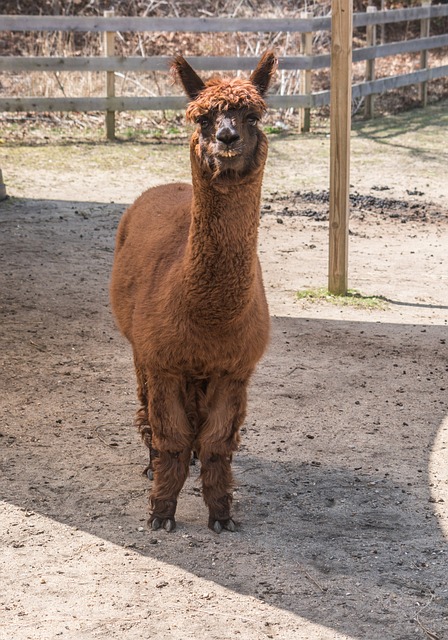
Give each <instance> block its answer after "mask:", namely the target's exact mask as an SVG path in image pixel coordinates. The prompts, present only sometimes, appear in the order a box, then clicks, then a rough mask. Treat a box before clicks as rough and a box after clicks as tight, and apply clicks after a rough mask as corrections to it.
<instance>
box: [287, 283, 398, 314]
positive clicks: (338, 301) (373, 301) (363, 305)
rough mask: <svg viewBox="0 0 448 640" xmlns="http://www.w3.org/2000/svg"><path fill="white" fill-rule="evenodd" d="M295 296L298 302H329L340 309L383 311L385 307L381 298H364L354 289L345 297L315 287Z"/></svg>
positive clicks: (385, 302)
mask: <svg viewBox="0 0 448 640" xmlns="http://www.w3.org/2000/svg"><path fill="white" fill-rule="evenodd" d="M296 296H297V298H298V300H308V301H309V302H329V303H330V304H335V305H339V306H342V307H355V308H356V309H385V308H386V307H387V299H386V298H384V297H383V296H364V295H362V293H360V292H359V291H356V290H354V289H349V290H348V291H347V293H346V294H345V295H333V294H332V293H330V292H329V291H328V289H325V287H317V288H315V289H305V290H303V291H298V292H297V293H296Z"/></svg>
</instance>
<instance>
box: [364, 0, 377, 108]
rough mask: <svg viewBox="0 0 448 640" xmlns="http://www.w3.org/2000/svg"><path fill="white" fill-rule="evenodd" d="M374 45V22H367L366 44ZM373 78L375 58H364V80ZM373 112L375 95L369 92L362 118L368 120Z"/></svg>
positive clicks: (370, 9) (371, 7) (372, 8)
mask: <svg viewBox="0 0 448 640" xmlns="http://www.w3.org/2000/svg"><path fill="white" fill-rule="evenodd" d="M375 12H376V7H373V6H371V5H369V6H368V7H367V13H375ZM375 45H376V24H368V25H367V27H366V46H367V47H374V46H375ZM373 80H375V58H372V60H366V82H372V81H373ZM374 112H375V96H374V95H373V94H370V95H369V96H366V102H365V105H364V118H365V119H366V120H370V118H373V117H374Z"/></svg>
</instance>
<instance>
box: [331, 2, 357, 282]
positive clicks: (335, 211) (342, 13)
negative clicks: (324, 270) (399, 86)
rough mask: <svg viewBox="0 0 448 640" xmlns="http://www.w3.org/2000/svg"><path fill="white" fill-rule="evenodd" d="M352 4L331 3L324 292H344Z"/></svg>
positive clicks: (346, 266)
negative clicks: (327, 240) (326, 285)
mask: <svg viewBox="0 0 448 640" xmlns="http://www.w3.org/2000/svg"><path fill="white" fill-rule="evenodd" d="M352 41H353V2H352V0H332V3H331V102H330V220H329V223H330V224H329V227H330V234H329V269H328V290H329V292H330V293H332V294H334V295H344V294H346V293H347V285H348V218H349V204H350V203H349V191H350V129H351V103H352V77H351V70H352Z"/></svg>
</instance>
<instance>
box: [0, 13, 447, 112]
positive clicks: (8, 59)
mask: <svg viewBox="0 0 448 640" xmlns="http://www.w3.org/2000/svg"><path fill="white" fill-rule="evenodd" d="M446 16H448V6H447V5H436V6H428V5H425V6H421V7H414V8H411V9H396V10H388V11H369V12H367V13H356V14H354V16H353V24H354V27H368V26H369V25H378V24H389V23H396V22H401V21H410V20H421V21H424V20H430V19H432V18H441V17H446ZM329 29H331V17H320V18H309V17H305V18H303V17H302V18H300V19H292V18H288V19H265V18H248V19H231V18H138V17H110V16H107V17H84V16H70V17H65V16H5V15H0V32H1V31H6V30H8V31H27V32H28V31H71V32H87V31H89V32H101V33H105V34H106V35H107V34H109V33H111V32H113V33H114V32H116V31H122V32H129V31H134V32H167V31H168V32H171V31H178V32H202V33H203V32H226V33H235V32H280V31H285V32H295V33H302V34H306V33H312V32H316V31H321V30H329ZM446 46H448V34H443V35H439V36H432V37H422V38H415V39H412V40H406V41H403V42H394V43H389V44H383V45H374V46H366V47H362V48H358V49H355V50H354V51H353V62H362V61H370V60H375V59H376V58H382V57H387V56H393V55H397V54H401V53H413V52H414V53H415V52H427V51H429V50H432V49H437V48H441V47H446ZM422 55H423V54H422ZM188 60H189V62H190V63H191V64H192V65H193V66H194V67H195V68H196V69H198V70H204V71H210V70H216V71H227V70H250V69H253V68H254V67H255V65H256V61H257V58H255V57H237V56H226V57H216V56H208V57H201V56H191V57H188ZM170 61H171V58H170V57H167V56H151V57H137V56H129V57H123V56H107V57H100V56H96V57H56V56H53V57H35V56H30V57H23V56H4V57H0V71H12V72H23V71H26V72H48V71H51V72H59V71H67V72H72V71H91V72H105V73H106V74H107V75H108V77H109V80H110V76H111V75H112V77H113V73H114V72H117V73H120V72H121V73H126V72H130V71H137V72H147V71H165V72H166V71H168V68H169V64H170ZM422 66H423V65H422ZM328 67H330V55H329V54H322V55H300V56H285V57H280V59H279V68H280V69H284V70H302V71H311V70H316V69H323V68H328ZM444 76H448V65H444V66H439V67H435V68H431V69H429V68H422V69H420V70H419V71H414V72H412V73H407V74H402V75H400V76H393V77H389V78H382V79H378V80H372V79H370V81H368V82H363V83H360V84H356V85H354V86H353V91H352V95H353V98H360V97H364V96H370V95H373V94H377V93H382V92H384V91H389V90H391V89H396V88H401V87H404V86H408V85H411V84H417V83H419V84H421V83H426V82H428V81H430V80H435V79H438V78H442V77H444ZM185 102H186V100H185V98H183V97H180V96H163V97H162V96H160V97H153V96H151V97H128V96H123V97H117V96H115V95H113V92H109V93H108V95H107V96H106V97H89V98H86V97H82V98H69V97H55V98H40V97H22V98H15V97H2V98H0V111H39V112H42V111H107V112H108V113H109V114H110V113H113V112H115V111H128V110H129V111H135V110H139V111H140V110H178V109H182V108H183V107H184V105H185ZM268 103H269V106H271V107H273V108H280V107H296V108H300V109H310V108H313V107H319V106H324V105H328V104H329V103H330V92H329V91H321V92H318V93H311V94H294V95H271V96H269V99H268Z"/></svg>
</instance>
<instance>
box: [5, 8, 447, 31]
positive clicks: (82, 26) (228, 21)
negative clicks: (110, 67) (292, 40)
mask: <svg viewBox="0 0 448 640" xmlns="http://www.w3.org/2000/svg"><path fill="white" fill-rule="evenodd" d="M447 9H448V7H446V6H445V5H435V6H425V7H413V8H409V9H391V10H387V11H376V12H374V13H355V14H354V15H353V26H354V27H355V28H356V27H365V26H367V25H369V24H390V23H393V22H404V21H408V20H423V19H425V18H429V19H431V18H441V17H444V16H446V15H448V12H447ZM330 29H331V17H330V16H328V17H322V18H308V19H305V18H302V19H296V18H189V17H185V18H139V17H130V16H127V17H125V16H120V17H114V18H103V17H86V16H7V15H0V31H84V32H85V31H95V32H102V31H138V32H143V31H148V32H151V31H152V32H162V31H178V32H184V33H185V32H193V33H209V32H211V33H213V32H214V33H235V32H237V31H241V32H257V31H258V32H265V33H277V32H279V31H289V32H291V33H307V32H309V31H328V30H330Z"/></svg>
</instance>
